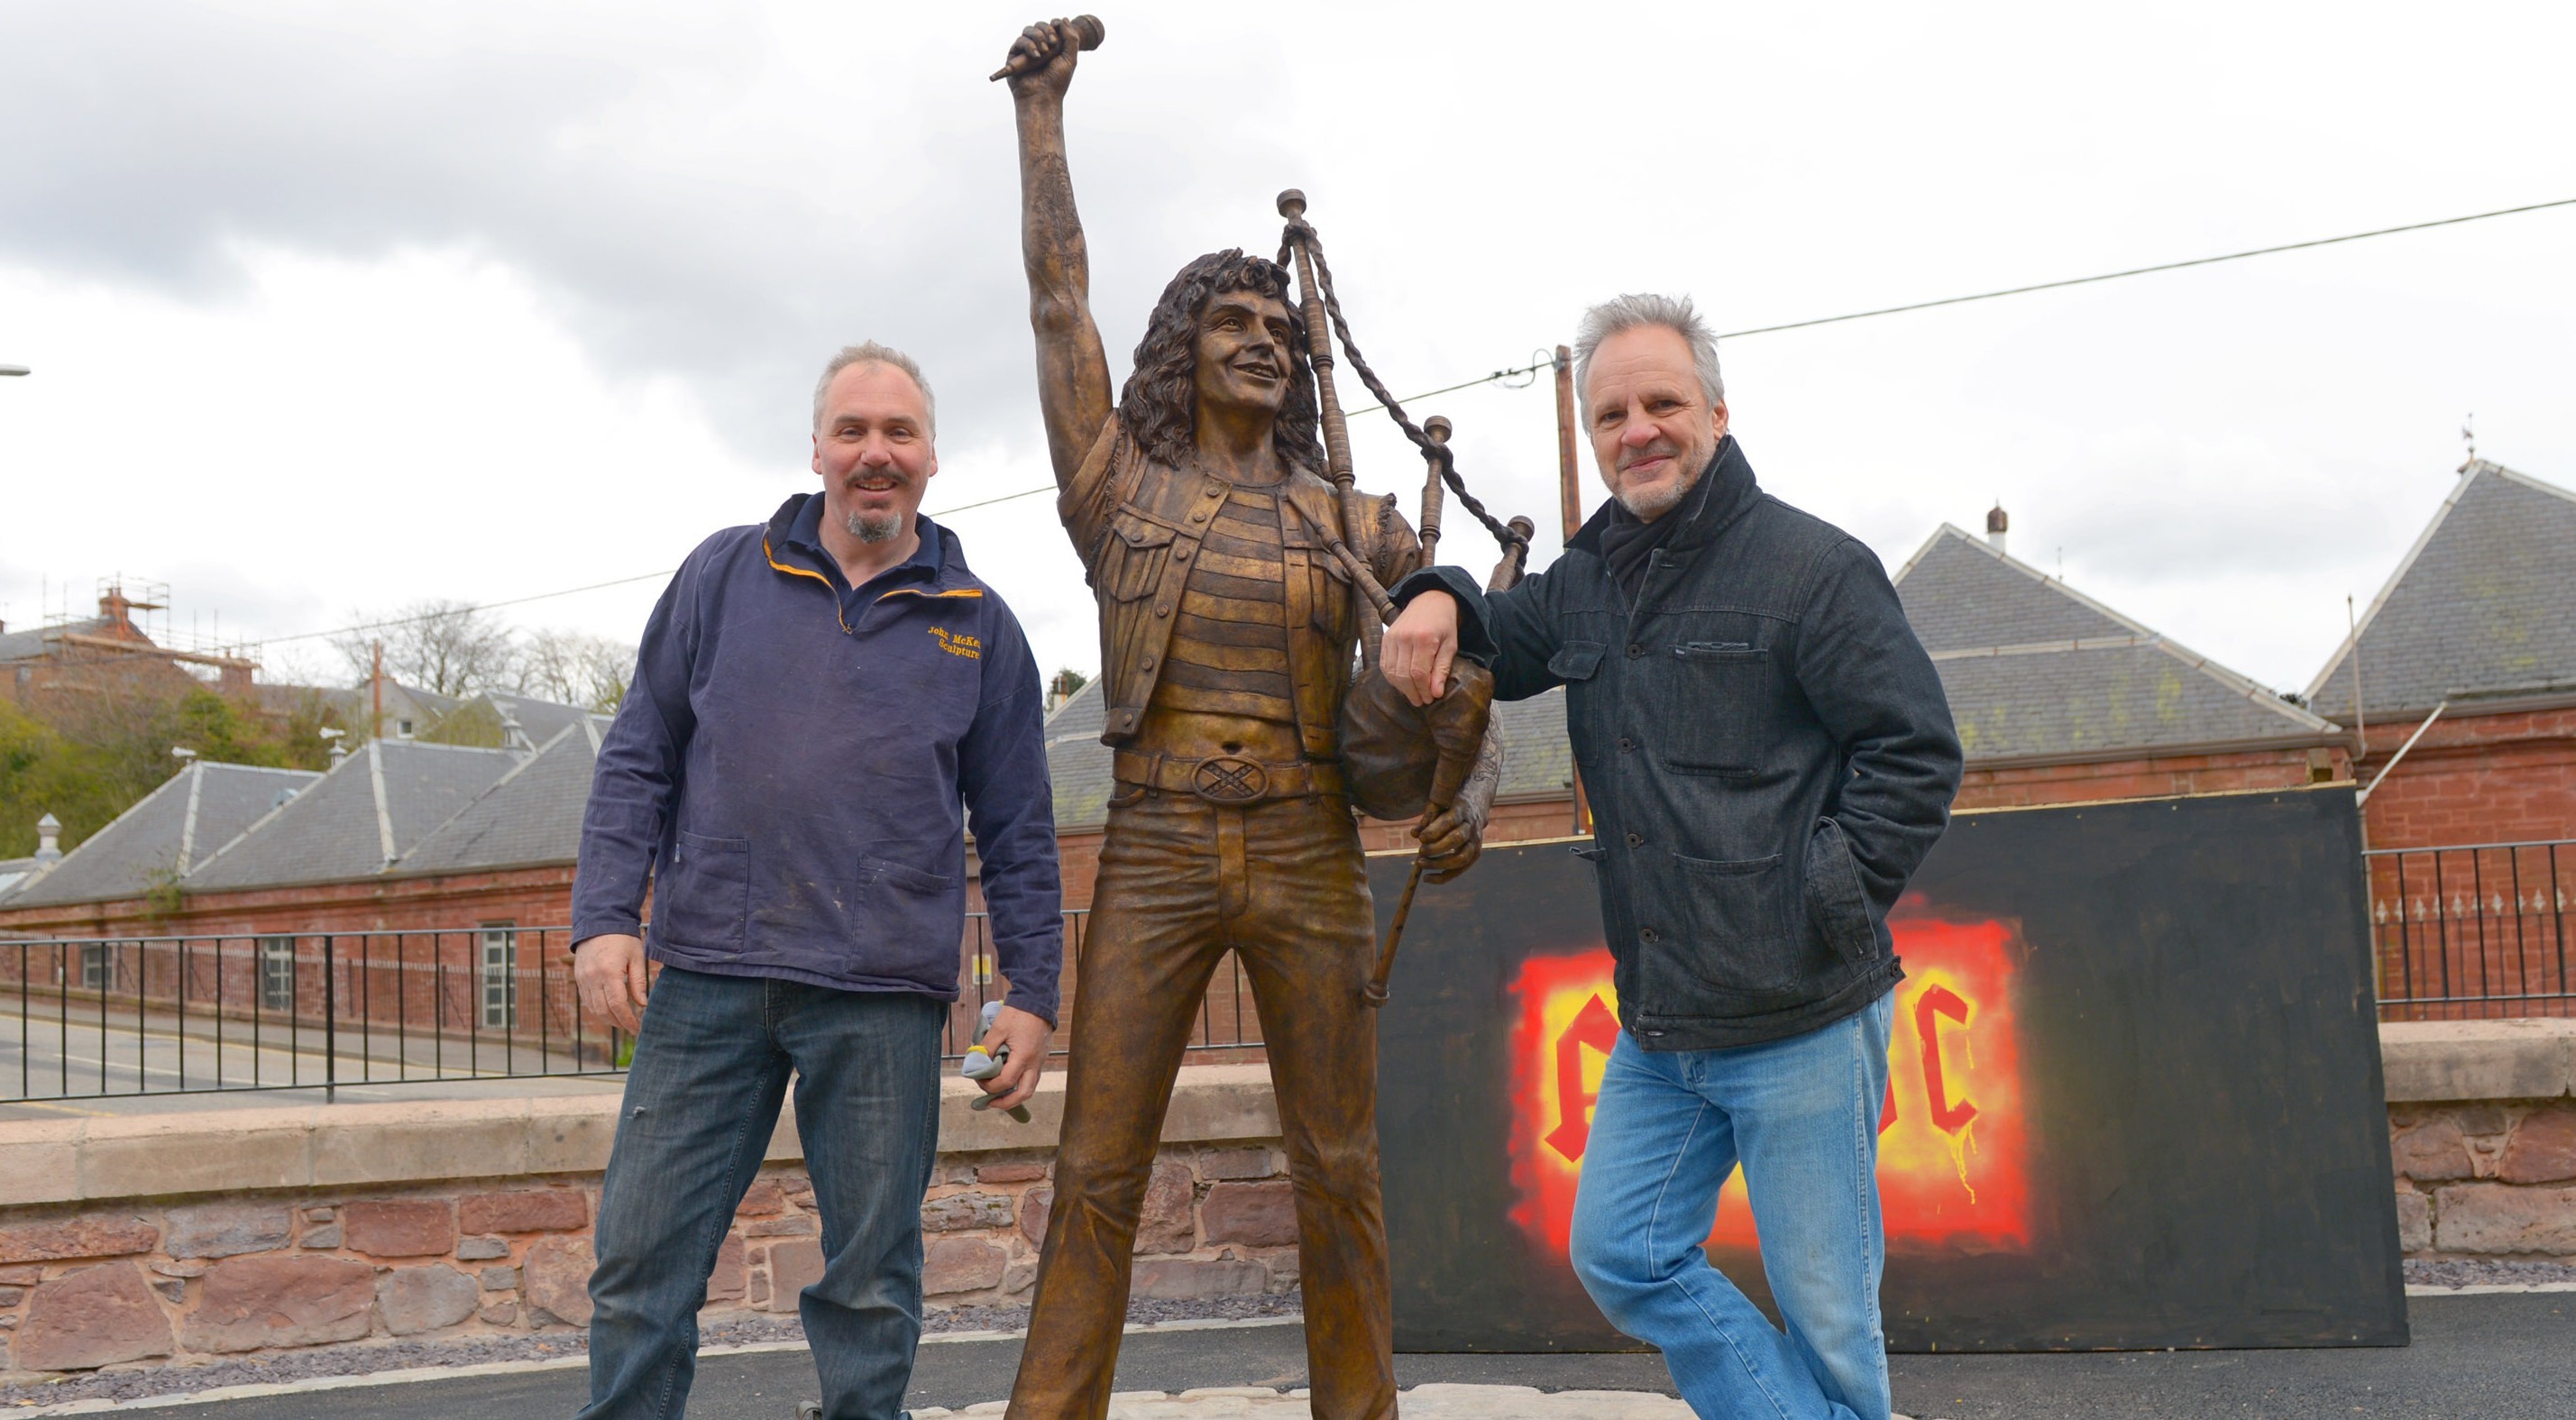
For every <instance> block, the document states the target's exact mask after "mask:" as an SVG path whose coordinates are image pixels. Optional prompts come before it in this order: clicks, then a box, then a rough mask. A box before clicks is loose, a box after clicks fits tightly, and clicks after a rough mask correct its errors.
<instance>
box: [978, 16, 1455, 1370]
mask: <svg viewBox="0 0 2576 1420" xmlns="http://www.w3.org/2000/svg"><path fill="white" fill-rule="evenodd" d="M1084 37H1085V36H1083V34H1082V32H1081V31H1080V30H1079V29H1077V27H1076V25H1075V24H1074V23H1072V22H1067V21H1057V22H1054V23H1051V24H1039V25H1032V26H1030V27H1029V28H1028V29H1027V30H1026V31H1024V32H1023V33H1022V35H1021V36H1020V38H1019V39H1018V40H1017V41H1015V42H1014V43H1013V45H1012V47H1011V63H1010V65H1009V66H1007V69H1008V71H1009V77H1010V79H1011V93H1012V98H1013V100H1014V101H1015V103H1016V106H1017V108H1018V115H1019V141H1020V183H1021V193H1022V199H1023V203H1024V210H1025V216H1024V226H1023V229H1022V243H1023V251H1024V254H1025V257H1026V260H1027V265H1028V277H1029V296H1030V320H1031V322H1032V324H1034V326H1035V327H1036V331H1037V349H1038V390H1039V399H1040V403H1041V405H1042V406H1043V408H1044V410H1045V415H1046V433H1047V446H1048V450H1049V452H1050V453H1051V454H1052V456H1053V458H1054V462H1055V473H1056V482H1057V485H1058V487H1059V489H1060V495H1059V497H1058V500H1057V509H1058V511H1059V513H1060V514H1061V516H1062V517H1063V519H1064V525H1065V530H1066V531H1067V532H1068V533H1070V534H1071V535H1072V537H1073V542H1074V546H1075V548H1076V549H1077V550H1078V551H1079V552H1080V554H1081V556H1082V563H1083V569H1084V573H1085V575H1086V577H1087V578H1088V580H1089V581H1090V584H1091V587H1092V591H1093V592H1094V594H1095V595H1096V596H1097V598H1098V600H1099V603H1100V654H1101V678H1102V691H1103V695H1104V699H1105V701H1106V705H1107V716H1108V724H1107V731H1106V733H1105V734H1104V735H1103V737H1102V738H1103V739H1105V740H1106V741H1107V742H1108V743H1109V744H1110V745H1112V746H1113V747H1115V749H1116V770H1115V772H1116V778H1117V788H1116V790H1115V792H1114V793H1113V794H1112V795H1111V797H1110V800H1109V825H1108V832H1107V838H1106V841H1105V842H1104V843H1103V845H1102V847H1101V851H1100V876H1099V880H1098V884H1097V886H1096V888H1095V889H1094V893H1093V897H1092V908H1091V923H1090V928H1089V931H1088V932H1087V933H1086V936H1085V947H1084V952H1083V956H1082V962H1081V978H1080V980H1079V982H1078V983H1077V987H1076V991H1075V995H1074V1008H1073V1041H1074V1045H1073V1060H1072V1065H1071V1069H1070V1071H1069V1073H1068V1075H1067V1083H1066V1092H1065V1106H1064V1129H1063V1137H1062V1144H1061V1146H1060V1147H1059V1150H1058V1152H1057V1155H1056V1171H1055V1202H1054V1205H1053V1208H1052V1211H1051V1214H1050V1217H1049V1221H1048V1228H1047V1238H1046V1247H1045V1251H1044V1253H1043V1254H1042V1256H1041V1259H1040V1262H1039V1270H1038V1293H1037V1302H1036V1308H1035V1314H1034V1315H1033V1317H1032V1318H1031V1320H1030V1326H1029V1339H1028V1346H1027V1350H1026V1352H1025V1353H1024V1355H1023V1357H1022V1360H1021V1363H1020V1371H1019V1378H1018V1381H1017V1383H1016V1385H1015V1386H1014V1387H1013V1389H1012V1395H1011V1405H1010V1415H1011V1416H1012V1417H1013V1420H1096V1418H1097V1417H1099V1416H1102V1415H1105V1414H1106V1413H1107V1411H1108V1405H1109V1394H1110V1381H1111V1375H1112V1372H1113V1370H1114V1369H1115V1367H1116V1365H1117V1359H1118V1341H1119V1334H1120V1327H1121V1325H1122V1324H1123V1322H1124V1321H1125V1318H1126V1309H1127V1292H1128V1284H1129V1279H1130V1254H1131V1253H1132V1252H1133V1250H1134V1246H1135V1237H1136V1227H1137V1222H1138V1215H1139V1213H1140V1211H1141V1209H1142V1206H1143V1199H1144V1193H1145V1186H1146V1183H1147V1181H1148V1179H1149V1177H1150V1175H1151V1171H1152V1168H1153V1164H1154V1153H1155V1145H1156V1141H1157V1139H1158V1138H1159V1136H1160V1134H1161V1132H1162V1122H1163V1113H1164V1110H1165V1108H1166V1106H1167V1105H1168V1104H1169V1102H1170V1099H1171V1090H1172V1081H1173V1077H1174V1074H1175V1073H1176V1072H1177V1071H1178V1069H1179V1068H1180V1062H1181V1057H1182V1053H1183V1050H1184V1049H1185V1047H1186V1046H1187V1044H1188V1042H1189V1038H1190V1032H1191V1028H1192V1025H1193V1023H1194V1021H1195V1020H1196V1018H1197V1012H1198V1006H1199V1001H1200V998H1201V997H1202V995H1204V993H1205V991H1206V989H1207V984H1208V980H1209V976H1210V974H1211V973H1212V972H1213V971H1214V969H1215V967H1216V964H1217V962H1218V961H1219V959H1220V958H1222V956H1223V955H1224V953H1225V952H1226V951H1227V950H1229V949H1231V950H1233V951H1234V952H1235V953H1236V954H1237V955H1238V956H1239V957H1240V958H1241V960H1242V963H1243V967H1244V970H1245V972H1246V974H1247V975H1248V976H1249V977H1250V978H1251V982H1252V989H1253V993H1254V997H1255V1000H1256V1001H1257V1003H1258V1005H1259V1008H1260V1016H1261V1026H1262V1038H1263V1040H1264V1042H1265V1043H1266V1045H1267V1047H1268V1050H1269V1056H1270V1071H1271V1078H1272V1081H1273V1083H1274V1085H1275V1087H1276V1090H1277V1097H1278V1102H1279V1117H1280V1129H1281V1133H1282V1135H1283V1136H1284V1138H1285V1140H1286V1144H1287V1150H1288V1160H1289V1168H1290V1172H1291V1174H1292V1176H1293V1178H1294V1188H1295V1194H1296V1204H1297V1234H1298V1263H1299V1284H1300V1286H1301V1287H1302V1288H1303V1290H1304V1296H1305V1316H1306V1344H1307V1355H1308V1368H1309V1374H1310V1376H1311V1379H1312V1383H1313V1386H1314V1412H1315V1414H1316V1415H1317V1416H1318V1417H1320V1418H1321V1420H1376V1418H1377V1417H1388V1416H1392V1415H1394V1414H1395V1376H1394V1370H1393V1357H1392V1351H1393V1321H1392V1317H1391V1313H1390V1308H1389V1302H1388V1295H1387V1290H1388V1278H1387V1252H1386V1227H1385V1221H1384V1217H1383V1214H1382V1212H1381V1208H1380V1203H1379V1193H1378V1163H1377V1127H1376V1089H1377V1038H1376V1030H1375V1027H1376V1022H1375V1020H1374V1018H1373V1013H1371V1012H1370V1011H1369V1010H1368V1009H1367V1008H1366V1006H1365V1005H1364V1004H1363V1003H1362V999H1361V996H1362V986H1363V984H1364V982H1365V981H1366V979H1367V977H1368V974H1369V968H1370V961H1371V957H1372V947H1373V943H1372V940H1371V937H1372V930H1373V911H1372V908H1371V904H1370V901H1369V891H1368V882H1367V879H1366V876H1365V874H1364V872H1363V866H1362V862H1361V854H1360V843H1359V835H1358V832H1357V827H1356V824H1355V821H1354V819H1353V817H1352V810H1351V804H1350V797H1349V790H1348V784H1347V782H1346V780H1345V777H1344V767H1343V765H1342V763H1341V760H1340V750H1339V744H1338V739H1337V732H1336V716H1337V713H1338V711H1339V709H1340V706H1341V701H1342V697H1343V696H1344V694H1345V693H1346V692H1347V690H1348V688H1349V686H1350V683H1351V677H1352V671H1353V647H1354V643H1355V639H1356V638H1357V636H1358V634H1359V631H1360V621H1359V618H1360V617H1361V616H1363V615H1367V614H1369V613H1368V609H1367V607H1366V606H1364V605H1362V604H1359V603H1357V602H1356V601H1355V599H1354V597H1353V595H1352V589H1351V584H1350V580H1349V578H1348V575H1347V573H1346V572H1345V570H1344V569H1343V568H1342V566H1341V565H1340V564H1338V563H1337V562H1336V561H1335V559H1334V558H1333V557H1332V556H1330V555H1328V552H1327V541H1326V535H1327V533H1328V532H1331V533H1337V534H1339V535H1341V536H1342V537H1343V539H1344V540H1345V541H1346V542H1347V543H1348V545H1349V546H1350V547H1351V549H1352V551H1354V552H1355V553H1357V554H1358V556H1359V558H1360V560H1361V561H1362V562H1363V563H1364V564H1365V565H1367V566H1368V567H1369V569H1370V570H1371V571H1372V572H1373V573H1374V574H1375V575H1376V577H1377V578H1378V580H1379V581H1380V582H1381V583H1382V584H1385V585H1392V584H1394V582H1395V581H1396V580H1398V579H1399V578H1401V577H1402V576H1404V574H1406V573H1408V572H1411V571H1413V570H1414V567H1415V564H1416V563H1417V562H1418V561H1419V560H1420V554H1421V549H1420V545H1419V543H1418V542H1417V541H1416V540H1415V538H1414V535H1413V532H1412V529H1411V528H1409V527H1408V526H1406V524H1405V522H1404V520H1403V519H1402V518H1401V517H1400V516H1398V515H1397V513H1396V511H1395V508H1394V504H1393V500H1392V499H1388V500H1384V501H1382V502H1381V501H1378V500H1370V501H1368V502H1367V503H1366V504H1365V505H1364V506H1365V507H1367V508H1368V509H1369V510H1370V511H1371V513H1372V514H1373V515H1374V516H1373V518H1372V519H1370V520H1369V521H1371V522H1373V524H1374V525H1373V526H1369V527H1363V528H1348V529H1345V528H1343V527H1342V526H1341V512H1340V510H1339V506H1338V504H1337V500H1336V495H1335V490H1334V488H1333V486H1332V485H1331V484H1330V483H1327V482H1326V481H1325V480H1324V479H1323V478H1321V477H1319V476H1318V474H1317V469H1318V468H1320V467H1321V466H1322V465H1323V463H1324V459H1323V451H1322V450H1321V448H1320V447H1319V446H1318V444H1317V418H1318V415H1317V397H1316V386H1315V378H1314V373H1313V370H1312V369H1311V367H1310V365H1309V363H1308V359H1307V343H1306V342H1307V334H1306V328H1305V323H1304V321H1303V320H1302V319H1301V318H1300V316H1299V313H1298V311H1297V309H1296V307H1295V306H1294V305H1292V304H1291V302H1290V299H1289V297H1290V294H1291V291H1290V285H1289V276H1288V273H1287V272H1285V271H1283V270H1281V269H1280V267H1278V266H1277V265H1276V264H1274V263H1272V262H1269V261H1265V260H1263V259H1261V258H1259V257H1257V256H1246V255H1244V254H1243V253H1242V252H1240V251H1223V252H1216V253H1212V254H1210V255H1207V256H1202V257H1200V258H1198V259H1197V260H1195V261H1192V262H1191V263H1189V264H1188V265H1187V266H1185V267H1183V268H1181V271H1180V274H1179V275H1177V276H1175V277H1173V278H1172V282H1171V284H1170V285H1169V286H1168V287H1166V288H1165V289H1164V292H1163V296H1162V300H1161V302H1160V303H1159V304H1158V305H1156V307H1155V308H1154V313H1153V317H1152V319H1151V321H1150V322H1149V323H1148V325H1147V327H1146V330H1145V337H1144V340H1143V342H1142V343H1140V344H1139V345H1138V346H1137V348H1136V362H1135V369H1134V371H1133V372H1132V373H1131V374H1130V375H1129V376H1128V379H1127V385H1126V388H1125V390H1124V391H1122V392H1121V393H1120V394H1119V397H1118V401H1117V404H1116V406H1115V407H1114V408H1113V407H1112V405H1111V401H1110V382H1109V361H1108V357H1107V354H1106V353H1105V351H1104V350H1103V348H1102V346H1101V342H1100V332H1099V329H1098V328H1097V327H1096V326H1095V325H1094V323H1093V321H1092V316H1091V308H1090V294H1089V287H1090V274H1089V259H1088V257H1087V255H1086V252H1085V248H1084V244H1083V235H1082V226H1081V222H1080V219H1079V218H1078V217H1077V216H1076V215H1075V211H1074V202H1073V183H1072V178H1071V176H1070V174H1069V173H1068V171H1067V168H1066V165H1065V139H1064V107H1063V105H1064V95H1065V91H1066V88H1067V86H1068V85H1069V84H1070V83H1071V81H1072V78H1073V71H1074V65H1075V54H1076V49H1077V47H1078V45H1079V43H1080V41H1081V39H1082V38H1084ZM1088 37H1089V38H1091V39H1092V41H1093V42H1094V43H1096V42H1097V35H1096V32H1095V33H1094V34H1092V35H1091V36H1088ZM997 77H999V76H997ZM1473 833H1474V830H1473V829H1472V828H1470V829H1466V830H1464V834H1465V836H1464V837H1463V838H1462V837H1461V836H1460V831H1459V830H1455V829H1453V830H1451V831H1449V832H1448V833H1447V834H1445V835H1444V836H1443V837H1442V838H1439V839H1435V842H1434V844H1433V848H1434V849H1435V850H1437V849H1440V848H1442V847H1448V848H1451V849H1453V850H1454V851H1452V852H1450V853H1448V854H1447V855H1446V856H1445V857H1444V858H1443V859H1441V860H1437V861H1436V862H1435V866H1439V865H1441V864H1443V863H1445V864H1446V865H1449V866H1460V865H1463V862H1464V861H1465V860H1467V859H1471V858H1472V857H1473V856H1474V851H1475V846H1476V845H1475V844H1474V842H1473Z"/></svg>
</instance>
